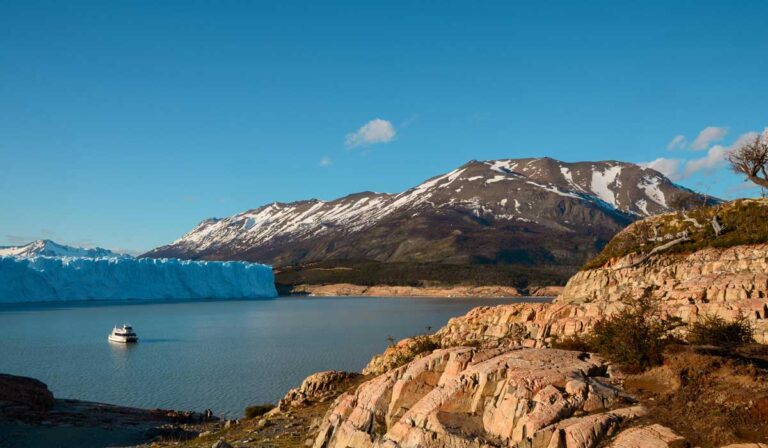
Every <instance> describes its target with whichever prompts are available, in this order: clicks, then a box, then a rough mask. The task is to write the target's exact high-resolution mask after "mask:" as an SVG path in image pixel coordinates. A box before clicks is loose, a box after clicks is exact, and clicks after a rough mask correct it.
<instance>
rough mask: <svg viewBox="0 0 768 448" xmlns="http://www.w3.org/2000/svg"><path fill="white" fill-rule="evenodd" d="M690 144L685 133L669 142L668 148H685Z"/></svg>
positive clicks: (670, 149)
mask: <svg viewBox="0 0 768 448" xmlns="http://www.w3.org/2000/svg"><path fill="white" fill-rule="evenodd" d="M687 144H688V142H687V141H686V140H685V136H684V135H676V136H675V138H673V139H672V140H670V141H669V143H667V150H669V151H673V150H675V149H683V148H685V146H686V145H687Z"/></svg>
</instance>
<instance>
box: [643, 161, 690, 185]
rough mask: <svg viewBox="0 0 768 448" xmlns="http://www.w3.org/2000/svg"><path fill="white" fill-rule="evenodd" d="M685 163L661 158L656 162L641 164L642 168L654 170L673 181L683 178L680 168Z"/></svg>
mask: <svg viewBox="0 0 768 448" xmlns="http://www.w3.org/2000/svg"><path fill="white" fill-rule="evenodd" d="M682 163H683V160H681V159H667V158H664V157H659V158H658V159H656V160H653V161H650V162H645V163H641V164H640V166H644V167H646V168H651V169H654V170H656V171H658V172H660V173H661V174H663V175H665V176H667V177H668V178H670V179H671V180H679V179H680V177H681V173H680V166H681V164H682Z"/></svg>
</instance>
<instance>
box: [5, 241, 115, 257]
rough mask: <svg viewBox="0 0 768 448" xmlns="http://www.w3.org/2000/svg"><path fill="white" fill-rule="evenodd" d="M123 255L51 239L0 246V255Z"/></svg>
mask: <svg viewBox="0 0 768 448" xmlns="http://www.w3.org/2000/svg"><path fill="white" fill-rule="evenodd" d="M36 256H44V257H124V256H125V255H122V254H117V253H115V252H112V251H111V250H108V249H102V248H100V247H96V248H93V249H84V248H82V247H72V246H65V245H62V244H58V243H55V242H53V241H51V240H37V241H33V242H31V243H29V244H26V245H24V246H5V247H0V257H36Z"/></svg>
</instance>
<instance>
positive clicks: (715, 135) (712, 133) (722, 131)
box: [691, 126, 728, 151]
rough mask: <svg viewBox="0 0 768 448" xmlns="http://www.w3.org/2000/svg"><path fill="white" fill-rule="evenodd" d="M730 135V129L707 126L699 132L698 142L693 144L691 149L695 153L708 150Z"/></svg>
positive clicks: (695, 141)
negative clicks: (710, 146) (713, 144)
mask: <svg viewBox="0 0 768 448" xmlns="http://www.w3.org/2000/svg"><path fill="white" fill-rule="evenodd" d="M727 134H728V128H721V127H718V126H707V127H706V128H704V129H702V130H701V132H699V135H698V136H697V137H696V140H694V141H693V143H691V149H693V150H695V151H701V150H703V149H707V147H708V146H709V145H710V144H712V143H714V142H719V141H720V140H722V139H723V138H724V137H725V136H726V135H727Z"/></svg>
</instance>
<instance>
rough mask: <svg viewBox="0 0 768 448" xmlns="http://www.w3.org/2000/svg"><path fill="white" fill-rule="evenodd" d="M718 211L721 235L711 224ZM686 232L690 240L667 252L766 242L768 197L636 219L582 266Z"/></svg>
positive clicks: (638, 250)
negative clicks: (721, 229)
mask: <svg viewBox="0 0 768 448" xmlns="http://www.w3.org/2000/svg"><path fill="white" fill-rule="evenodd" d="M715 214H717V217H718V221H719V223H720V224H721V225H722V227H723V231H722V233H721V234H720V235H715V231H714V229H713V227H712V224H711V222H712V217H713V216H715ZM684 233H685V234H687V235H688V238H689V241H687V242H684V243H681V244H678V245H675V246H673V247H671V248H670V249H668V250H667V251H665V253H690V252H694V251H697V250H700V249H705V248H710V247H714V248H727V247H732V246H739V245H742V244H760V243H767V242H768V199H738V200H735V201H732V202H726V203H723V204H720V205H717V206H712V207H700V208H696V209H691V210H687V211H681V212H676V213H668V214H664V215H659V216H654V217H651V218H647V219H644V220H642V221H638V222H635V223H633V224H632V225H630V226H629V227H627V228H626V229H624V230H623V231H621V232H620V233H619V234H618V235H616V236H615V237H614V238H613V239H612V240H611V241H610V242H609V243H608V244H607V245H606V246H605V248H604V249H603V250H602V251H601V252H600V254H598V256H597V257H595V258H593V259H592V260H590V261H589V262H587V263H586V264H585V265H584V266H583V267H582V270H586V269H595V268H599V267H601V266H603V265H605V264H606V263H607V262H608V261H610V260H611V259H613V258H617V257H623V256H626V255H630V254H644V253H648V252H650V251H651V250H653V249H654V248H655V247H658V246H661V245H662V244H665V243H667V242H669V241H671V240H673V239H676V238H678V237H680V236H681V235H683V234H684Z"/></svg>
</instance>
